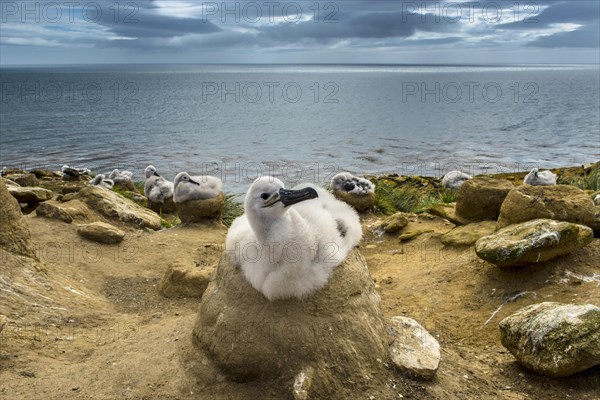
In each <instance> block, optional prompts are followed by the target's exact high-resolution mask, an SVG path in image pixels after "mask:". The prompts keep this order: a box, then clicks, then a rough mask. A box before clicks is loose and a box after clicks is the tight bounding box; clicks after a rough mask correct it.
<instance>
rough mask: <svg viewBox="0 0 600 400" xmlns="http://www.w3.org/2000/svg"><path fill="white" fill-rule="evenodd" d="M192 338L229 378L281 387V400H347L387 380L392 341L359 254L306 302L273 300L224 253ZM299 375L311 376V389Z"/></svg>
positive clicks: (367, 271) (204, 299) (204, 296)
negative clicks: (296, 398) (295, 397)
mask: <svg viewBox="0 0 600 400" xmlns="http://www.w3.org/2000/svg"><path fill="white" fill-rule="evenodd" d="M193 340H194V343H195V345H196V346H198V347H199V348H200V349H202V350H203V351H204V352H205V353H206V355H207V356H208V357H209V358H210V359H211V360H212V361H213V362H214V363H215V364H216V365H218V366H219V367H220V369H221V370H222V371H223V373H224V374H225V375H226V376H227V377H229V379H232V380H236V381H250V380H256V379H263V380H276V381H278V382H286V384H285V385H284V386H285V387H284V388H283V389H282V393H281V394H280V395H281V396H280V397H284V396H285V397H292V396H291V395H292V392H293V391H296V389H298V387H299V386H300V387H301V388H300V389H301V390H299V389H298V390H297V391H299V392H303V394H302V393H301V394H302V395H303V396H307V397H304V398H310V399H312V398H344V396H343V394H344V393H346V397H347V396H348V395H349V394H351V393H355V391H357V390H360V388H361V385H363V384H364V385H367V384H373V382H374V380H376V379H378V378H379V377H382V376H385V374H386V373H385V366H384V364H383V363H384V361H385V360H386V359H387V356H388V347H389V345H390V343H391V337H390V336H389V333H388V331H387V329H386V321H385V320H384V317H383V315H382V312H381V308H380V298H379V295H378V294H377V292H376V291H375V284H374V283H373V280H372V278H371V275H370V274H369V270H368V268H367V265H366V261H365V259H364V257H363V256H362V255H361V253H360V252H359V251H358V250H356V249H355V250H353V251H352V252H351V253H350V254H349V255H348V257H347V259H346V260H345V261H344V262H343V263H342V264H341V265H339V266H338V267H337V268H336V269H335V270H334V273H333V275H332V277H331V278H330V280H329V282H328V283H327V285H326V286H325V287H324V288H323V289H321V290H319V291H318V292H316V293H315V294H314V295H312V296H311V297H308V298H306V299H304V300H298V299H289V300H278V301H274V302H270V301H269V300H267V299H266V298H265V297H264V296H263V295H262V294H261V293H260V292H258V291H257V290H255V289H254V288H253V287H252V286H250V284H249V283H248V282H247V281H246V279H245V278H244V276H243V273H242V271H241V269H240V268H238V267H236V266H235V265H234V264H232V263H231V262H230V260H229V257H228V256H227V255H226V254H225V255H223V257H222V258H221V261H220V263H219V266H218V267H217V272H216V277H215V279H214V280H213V281H211V282H210V283H209V285H208V288H207V289H206V291H205V292H204V295H203V296H202V301H201V302H200V309H199V312H198V319H197V321H196V325H195V327H194V332H193ZM309 367H312V368H314V375H312V374H310V373H308V371H309V370H310V368H309ZM302 372H304V375H305V376H307V375H312V379H311V383H310V384H309V385H307V384H303V382H305V381H306V379H302ZM382 379H383V378H382ZM350 381H352V382H353V385H352V386H351V387H349V385H348V382H350ZM293 388H296V389H293ZM307 390H308V391H309V392H308V393H304V392H306V391H307ZM340 396H341V397H340Z"/></svg>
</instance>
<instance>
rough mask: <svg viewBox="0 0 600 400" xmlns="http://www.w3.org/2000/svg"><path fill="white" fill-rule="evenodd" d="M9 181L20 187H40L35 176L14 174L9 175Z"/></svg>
mask: <svg viewBox="0 0 600 400" xmlns="http://www.w3.org/2000/svg"><path fill="white" fill-rule="evenodd" d="M6 178H7V179H10V180H11V181H13V182H15V183H18V184H19V186H33V187H35V186H39V185H40V183H39V181H38V179H37V178H36V176H35V175H34V174H13V175H7V176H6Z"/></svg>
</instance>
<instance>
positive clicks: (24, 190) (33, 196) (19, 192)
mask: <svg viewBox="0 0 600 400" xmlns="http://www.w3.org/2000/svg"><path fill="white" fill-rule="evenodd" d="M8 191H9V192H10V194H11V195H12V196H13V197H14V198H15V199H17V201H18V202H19V203H27V204H29V205H35V204H38V203H41V202H43V201H46V200H50V199H51V198H52V192H51V191H50V190H48V189H44V188H41V187H16V186H9V187H8Z"/></svg>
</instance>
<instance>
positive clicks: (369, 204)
mask: <svg viewBox="0 0 600 400" xmlns="http://www.w3.org/2000/svg"><path fill="white" fill-rule="evenodd" d="M333 195H334V196H335V197H336V198H337V199H339V200H341V201H343V202H345V203H348V204H349V205H351V206H352V207H354V209H355V210H356V211H358V212H365V211H367V210H370V209H371V208H373V206H374V205H375V193H368V194H355V193H348V192H345V191H343V190H334V191H333Z"/></svg>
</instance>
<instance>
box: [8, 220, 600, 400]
mask: <svg viewBox="0 0 600 400" xmlns="http://www.w3.org/2000/svg"><path fill="white" fill-rule="evenodd" d="M26 219H27V221H28V223H29V225H30V229H31V232H32V236H33V240H34V242H35V243H36V244H37V245H38V255H39V258H40V261H41V264H42V265H43V266H44V268H45V270H46V272H45V274H47V276H48V277H49V278H48V279H49V280H51V279H53V278H52V277H56V276H60V277H64V279H69V280H70V281H69V282H73V285H74V286H73V288H75V287H76V288H77V289H76V290H77V291H79V292H80V293H81V295H80V296H81V301H74V300H73V301H69V302H67V303H66V304H63V307H60V308H57V309H56V310H53V311H52V312H51V313H48V312H40V311H39V308H40V306H38V307H37V308H36V306H35V305H33V304H15V305H14V306H7V307H6V308H8V309H4V308H5V307H4V302H0V304H2V305H3V309H0V313H2V314H6V315H7V316H8V317H9V323H8V325H7V326H6V327H5V329H4V331H3V332H2V333H1V334H0V339H1V342H0V345H1V347H0V398H2V399H15V400H17V399H23V400H32V399H240V400H241V399H244V400H247V399H266V398H277V393H278V391H277V390H276V388H273V387H268V386H265V385H263V384H261V383H260V382H256V383H250V384H248V383H246V384H242V383H235V382H230V381H227V380H226V379H225V378H224V377H223V376H222V375H221V374H220V373H219V372H218V371H217V370H215V369H214V368H213V367H212V365H211V363H210V362H209V360H207V359H206V358H205V357H204V356H203V355H202V354H199V353H198V352H197V351H196V350H195V349H194V348H193V347H192V344H191V336H192V334H191V332H192V327H193V324H194V322H195V319H196V312H197V309H198V304H199V299H166V298H163V297H161V296H160V295H159V294H158V291H157V284H158V281H159V279H160V278H161V277H162V274H163V273H164V271H165V270H166V267H167V265H168V264H169V263H170V262H171V261H173V260H176V259H177V260H179V261H180V262H182V263H184V264H185V263H187V264H189V265H194V264H195V265H211V264H214V263H216V262H217V260H218V258H219V256H220V254H221V251H222V246H223V243H224V238H225V235H226V229H225V228H224V227H222V226H215V225H213V226H210V227H208V226H199V225H197V226H178V227H175V228H172V229H169V230H162V231H159V232H149V231H148V232H146V231H135V230H127V232H128V234H127V237H126V240H125V242H124V243H122V244H121V245H114V246H111V245H97V244H94V243H92V242H88V241H86V240H84V239H81V238H80V237H79V236H78V235H77V234H76V225H75V224H73V225H69V224H65V223H62V222H59V221H54V220H47V219H43V218H38V217H35V216H34V215H28V216H27V218H26ZM379 219H380V216H378V215H367V216H365V217H364V218H363V228H364V240H363V242H362V243H361V250H362V251H363V254H364V255H365V257H366V259H367V262H368V265H369V268H370V270H371V273H372V275H373V277H374V279H375V280H376V283H377V286H378V291H379V293H380V295H381V298H382V307H383V311H384V313H385V315H386V316H390V317H391V316H395V315H405V316H409V317H411V318H414V319H416V320H417V321H419V322H420V323H421V324H422V325H423V326H425V327H426V328H427V329H428V330H429V331H430V332H431V333H432V334H433V335H434V336H435V337H437V339H438V340H439V342H440V344H441V347H442V362H441V365H440V369H439V371H438V373H437V376H436V378H435V379H434V380H433V381H431V382H418V381H413V380H411V379H409V378H404V377H402V376H397V377H396V379H394V380H390V381H389V382H388V383H387V385H386V387H382V388H378V389H374V391H373V392H372V393H366V396H365V394H363V393H361V394H360V397H357V398H361V399H369V398H372V399H392V398H402V397H403V398H412V399H565V398H572V399H599V398H600V395H599V393H600V368H595V369H592V370H588V371H586V372H584V373H580V374H578V375H575V376H572V377H569V378H565V379H549V378H544V377H540V376H537V375H534V374H532V373H530V372H528V371H527V370H525V369H523V368H521V367H520V366H519V365H518V364H516V363H515V361H514V358H513V356H512V355H511V354H510V353H508V352H507V351H506V350H505V349H504V348H503V347H502V346H501V344H500V340H499V331H498V322H499V321H500V320H501V319H502V318H504V317H506V316H507V315H509V314H510V313H512V312H514V311H515V310H517V309H518V308H520V307H523V306H525V305H528V304H532V303H536V302H541V301H558V302H569V303H571V302H572V303H591V304H595V305H600V282H599V279H600V277H599V275H600V261H599V259H598V254H600V239H594V241H593V243H592V244H591V245H589V246H588V247H586V248H584V249H582V250H579V251H577V252H575V253H573V254H570V255H568V256H564V257H560V258H558V259H555V260H553V261H550V262H547V263H544V264H542V265H537V266H531V267H522V268H518V269H503V268H498V267H495V266H493V265H491V264H489V263H486V262H484V261H481V260H479V259H478V258H477V257H476V256H475V254H474V250H473V248H472V247H470V248H463V249H459V250H457V249H452V248H444V246H443V245H442V244H441V242H440V236H441V235H442V234H443V233H445V232H447V231H448V230H450V229H451V228H452V227H453V225H452V224H450V223H449V222H447V221H445V220H443V219H441V218H438V217H432V216H429V215H421V216H419V217H418V218H417V217H415V218H413V220H412V221H411V222H410V224H409V225H408V226H407V227H406V228H404V230H403V231H402V232H407V231H411V230H413V231H414V230H417V229H419V230H425V231H427V230H433V232H430V233H424V234H422V235H421V236H419V237H417V238H415V239H413V240H412V241H408V242H402V243H401V242H399V241H398V240H397V236H398V234H395V235H386V234H381V235H380V234H378V233H377V232H375V231H374V229H373V227H374V226H376V225H377V222H378V221H379ZM121 228H122V229H127V228H125V227H121ZM402 232H401V233H402ZM50 243H54V244H56V243H61V244H68V246H69V249H72V250H73V251H64V252H62V253H58V254H57V253H56V251H54V252H53V251H49V249H50V247H49V246H50ZM52 249H53V250H56V247H52ZM86 252H87V253H86ZM86 254H87V255H86ZM90 254H91V255H92V256H93V257H92V256H90ZM3 261H4V260H3ZM9 261H10V259H9ZM5 268H8V269H10V268H12V266H11V265H4V263H3V266H2V270H3V271H2V272H3V273H4V272H5ZM39 273H40V274H41V273H42V272H39ZM56 279H58V278H56ZM61 279H63V278H61ZM61 282H62V281H61ZM53 292H56V291H53V290H48V293H47V294H46V296H48V297H49V298H52V296H53V295H56V294H55V293H53ZM3 296H4V294H3ZM59 300H60V299H56V301H57V302H58V303H60V301H59ZM63 303H64V302H63ZM61 304H62V303H61ZM349 384H350V383H349ZM357 396H358V395H357ZM371 396H372V397H371Z"/></svg>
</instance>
